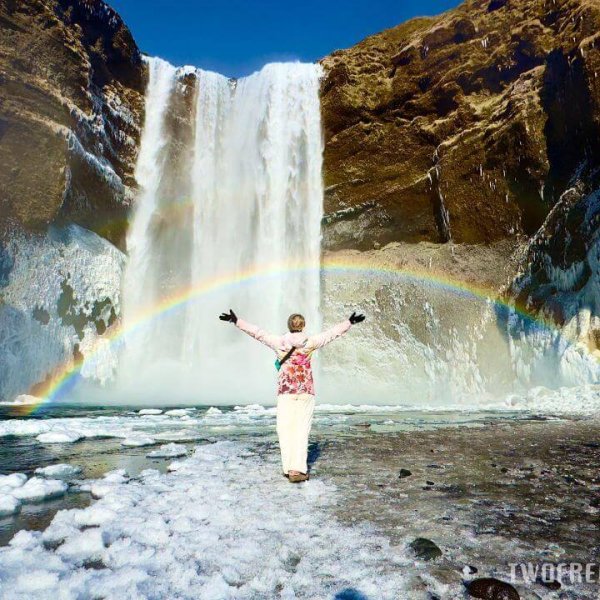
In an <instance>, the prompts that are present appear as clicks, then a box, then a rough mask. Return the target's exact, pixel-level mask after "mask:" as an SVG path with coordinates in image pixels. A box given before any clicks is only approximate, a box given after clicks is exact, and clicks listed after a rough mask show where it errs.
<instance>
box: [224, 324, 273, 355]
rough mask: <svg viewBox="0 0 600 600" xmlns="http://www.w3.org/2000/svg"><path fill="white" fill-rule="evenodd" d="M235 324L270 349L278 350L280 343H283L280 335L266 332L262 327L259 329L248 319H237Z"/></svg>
mask: <svg viewBox="0 0 600 600" xmlns="http://www.w3.org/2000/svg"><path fill="white" fill-rule="evenodd" d="M235 326H236V327H237V328H238V329H240V330H241V331H243V332H244V333H247V334H248V335H249V336H250V337H253V338H254V339H255V340H258V341H259V342H260V343H261V344H264V345H265V346H268V347H269V348H271V350H275V352H277V351H278V350H280V348H281V345H282V343H283V340H282V337H281V336H280V335H273V334H272V333H268V332H266V331H264V330H263V329H260V328H259V327H257V326H256V325H252V323H248V321H244V319H238V320H237V323H236V324H235Z"/></svg>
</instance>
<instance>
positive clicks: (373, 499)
mask: <svg viewBox="0 0 600 600" xmlns="http://www.w3.org/2000/svg"><path fill="white" fill-rule="evenodd" d="M356 429H357V431H356V433H355V434H351V433H349V434H346V435H344V436H337V437H336V439H335V440H332V439H328V437H327V436H326V435H316V437H315V441H314V443H313V444H312V446H311V459H312V462H313V465H312V475H313V477H320V478H324V479H326V480H329V481H331V482H333V483H335V485H336V486H337V487H338V488H339V490H340V492H341V494H340V496H341V497H342V498H343V502H340V503H338V506H337V509H336V511H335V515H336V517H337V518H339V519H341V520H342V521H345V522H348V523H356V522H358V521H369V522H371V523H372V524H373V526H374V527H375V528H376V529H378V530H379V531H380V532H382V533H384V534H385V535H386V536H387V537H388V538H389V539H390V540H391V542H392V543H393V544H397V545H401V546H402V545H403V546H405V547H406V549H407V550H408V551H409V552H413V554H415V565H416V568H417V572H419V571H418V570H419V565H420V568H421V574H420V578H421V580H422V582H423V589H424V590H425V589H426V587H427V578H428V577H429V576H434V577H435V578H436V579H437V580H438V581H442V582H447V583H448V584H449V586H450V587H452V588H455V584H456V583H457V582H460V581H463V582H469V581H471V580H473V579H476V578H484V577H495V578H497V579H499V580H502V581H505V582H511V563H512V564H515V563H518V564H521V563H528V562H531V563H534V565H540V567H541V565H542V564H543V563H553V564H558V563H573V562H577V563H594V564H595V565H597V563H598V562H600V561H599V556H600V533H599V531H598V526H599V525H600V510H599V507H600V471H599V470H598V465H599V464H600V439H599V438H600V435H599V434H600V420H598V419H568V420H559V419H545V418H544V419H539V420H538V419H533V420H516V421H504V422H502V421H490V422H489V423H485V424H483V425H482V426H477V427H445V428H438V429H435V430H429V431H411V432H400V433H386V434H381V433H377V432H373V433H370V431H369V430H370V427H369V426H368V425H367V424H365V426H364V427H362V428H361V427H360V426H357V427H356ZM419 538H424V539H425V540H429V541H431V542H433V543H434V544H435V545H434V546H432V545H429V544H428V543H427V542H423V541H422V540H421V541H418V542H417V543H416V544H414V541H415V540H416V539H419ZM411 544H412V546H411ZM436 548H439V550H440V551H441V556H439V557H436V556H435V555H436V554H438V551H437V549H436ZM419 556H420V557H421V558H419ZM426 559H431V560H426ZM514 570H515V573H516V575H517V577H516V580H514V581H513V582H512V583H513V586H514V588H515V589H516V590H517V591H518V593H519V594H520V597H521V598H577V599H580V598H582V599H583V598H598V597H600V596H599V590H600V585H599V584H598V578H597V577H598V575H597V574H596V575H595V578H594V581H593V582H587V583H585V582H582V583H579V582H578V581H577V580H576V581H575V582H573V584H572V582H571V581H570V579H569V577H568V576H567V577H566V578H563V583H562V585H561V586H560V587H559V586H558V585H557V582H556V581H554V582H551V581H542V579H543V578H541V577H538V579H539V581H538V582H526V581H524V580H523V578H522V576H521V573H522V571H521V568H520V567H514ZM550 575H552V573H551V572H550ZM546 579H552V577H551V576H550V577H546ZM576 579H577V578H576ZM483 593H484V594H485V591H484V592H483ZM481 597H489V598H493V597H498V598H500V597H502V596H500V595H498V596H493V595H489V596H485V595H484V596H481ZM506 597H507V598H509V597H511V596H510V595H508V596H506Z"/></svg>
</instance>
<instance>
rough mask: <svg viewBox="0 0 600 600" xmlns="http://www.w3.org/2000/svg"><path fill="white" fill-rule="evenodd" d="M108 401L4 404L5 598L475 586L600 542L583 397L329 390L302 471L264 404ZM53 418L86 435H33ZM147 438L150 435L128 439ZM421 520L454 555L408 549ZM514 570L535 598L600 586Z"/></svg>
mask: <svg viewBox="0 0 600 600" xmlns="http://www.w3.org/2000/svg"><path fill="white" fill-rule="evenodd" d="M153 412H155V411H153ZM105 413H106V411H104V412H102V411H101V412H100V414H101V415H102V416H93V414H92V413H88V416H84V413H82V412H81V411H72V412H69V411H65V415H67V414H77V415H78V416H75V417H67V416H63V417H60V418H56V419H55V418H47V419H20V420H11V421H9V420H5V421H0V431H4V437H3V438H2V440H0V459H1V461H0V462H1V464H2V465H3V466H4V465H7V464H11V469H10V470H11V471H20V472H21V473H22V474H21V475H18V474H13V475H10V476H9V478H2V479H0V488H1V491H2V494H3V496H2V498H3V502H5V503H10V500H8V499H9V498H13V497H14V498H17V497H18V496H19V495H21V496H22V497H21V498H17V500H18V501H19V503H20V506H19V508H18V509H17V510H20V512H17V514H16V515H14V516H6V517H4V518H3V519H0V528H2V527H3V526H4V527H5V531H7V529H6V528H7V527H8V528H9V529H10V531H11V533H10V536H8V537H5V540H6V541H9V540H10V542H9V543H8V545H6V546H4V547H3V548H0V598H3V599H9V598H10V599H11V600H12V599H13V598H15V599H18V598H28V599H29V598H32V599H35V598H44V599H46V598H50V597H57V598H67V599H69V598H96V597H98V598H100V597H101V598H107V599H112V598H115V599H116V598H202V599H204V598H219V599H220V598H236V599H237V598H240V599H241V598H256V599H258V598H261V599H263V598H310V599H316V598H337V599H339V600H341V599H348V598H351V599H353V600H356V599H360V600H364V599H365V598H368V599H371V600H375V599H380V598H410V599H411V600H412V599H413V598H415V599H417V600H418V599H423V600H425V599H427V600H432V599H433V598H440V599H443V600H445V599H453V598H465V597H466V596H465V591H464V590H465V588H464V585H463V580H464V579H465V578H466V579H469V578H472V577H479V576H488V575H493V576H496V577H498V578H500V579H504V580H507V579H508V575H509V573H510V570H509V568H508V564H509V563H510V562H523V561H526V560H533V561H549V562H555V563H557V562H561V561H564V560H579V561H584V562H585V561H593V560H594V559H595V558H594V557H595V556H597V552H598V539H597V519H598V498H599V496H600V481H599V480H598V476H597V472H596V469H595V465H597V464H598V458H599V454H598V453H599V452H600V450H599V446H598V443H597V441H596V440H597V433H598V425H599V422H598V420H597V417H592V416H590V415H589V414H588V415H585V416H571V417H565V416H560V417H558V416H553V417H549V416H545V417H542V416H535V415H532V414H529V413H510V412H506V411H505V412H503V413H495V414H494V413H488V414H485V413H476V414H468V413H464V414H458V413H434V412H424V413H416V412H408V411H404V412H402V411H398V410H397V409H396V410H395V411H394V410H393V409H392V408H387V409H380V410H377V409H373V407H370V408H369V409H368V408H366V407H362V408H359V409H357V408H352V407H341V411H340V408H339V407H338V409H337V410H336V409H334V408H333V407H322V408H321V410H320V411H319V413H318V414H317V417H316V421H315V427H314V432H313V436H312V438H311V448H310V462H311V473H312V478H311V481H309V482H308V483H305V484H301V485H296V486H294V485H291V484H289V483H288V482H287V481H286V480H285V479H284V478H283V477H282V476H281V475H280V473H279V462H278V460H279V459H278V452H277V446H276V443H275V434H274V413H273V410H272V409H270V408H263V407H258V406H254V407H244V408H238V410H232V409H220V410H215V409H213V410H210V411H206V410H205V409H197V410H193V409H188V410H178V411H177V412H175V413H172V412H171V414H167V413H161V414H143V413H142V414H140V412H133V411H130V410H124V409H121V410H119V411H117V410H115V411H113V412H112V413H110V414H105ZM144 413H147V411H144ZM8 423H10V425H8ZM15 423H20V424H21V425H20V426H19V425H17V424H15ZM2 428H3V429H2ZM7 429H11V433H12V434H13V435H10V434H8V433H7ZM25 430H27V433H25ZM57 431H68V432H73V431H74V432H77V433H78V434H79V435H80V439H79V441H77V442H69V443H50V442H41V441H40V440H39V438H38V437H37V436H39V435H40V434H41V433H50V432H55V433H56V432H57ZM93 431H102V432H103V433H104V435H105V436H109V435H110V436H111V437H104V438H98V437H88V433H89V434H90V435H91V433H92V432H93ZM15 433H17V435H16V436H14V434H15ZM143 437H149V438H152V439H153V440H154V442H153V443H152V445H149V446H143V445H128V446H123V445H122V442H123V441H126V440H132V439H137V440H141V439H142V438H143ZM174 439H178V440H179V441H177V443H173V442H168V441H167V440H174ZM182 440H183V441H182ZM184 451H186V452H187V453H188V456H187V457H185V456H184V457H180V458H173V457H174V456H175V455H176V454H182V453H183V452H184ZM49 465H52V467H53V468H48V466H49ZM401 468H404V469H408V470H410V471H411V475H409V476H407V477H404V478H401V479H399V477H398V474H399V472H400V469H401ZM4 472H8V470H6V469H5V471H4ZM67 485H68V490H65V487H66V486H67ZM27 486H29V488H30V490H29V491H28V492H27V493H23V492H19V491H18V490H23V489H26V488H27ZM15 492H16V493H15ZM34 492H35V493H34ZM45 493H47V495H48V497H50V496H52V495H56V494H61V495H60V497H59V498H58V499H50V500H44V497H43V494H45ZM36 494H37V496H36ZM0 506H2V502H0ZM44 507H52V508H51V510H49V509H48V508H47V509H46V510H47V512H46V513H45V514H46V516H45V517H44V518H37V519H36V518H34V517H33V516H32V515H34V516H35V515H40V514H42V513H41V512H40V511H43V510H44ZM57 509H62V510H59V512H56V510H57ZM55 513H56V514H55ZM2 523H4V525H2ZM25 529H28V530H29V531H25ZM17 530H20V531H18V532H17V533H16V535H14V533H15V531H17ZM417 537H426V538H428V539H431V540H433V541H434V542H435V543H436V544H437V545H438V546H439V547H440V549H441V552H442V556H441V557H440V558H438V559H436V560H433V561H429V562H426V561H423V560H421V559H418V558H416V557H415V556H414V555H413V553H412V552H411V550H410V548H409V544H410V542H411V541H413V540H414V539H415V538H417ZM6 541H5V543H6ZM468 565H472V566H475V567H476V568H477V570H478V571H477V573H476V574H473V575H466V574H465V573H464V572H463V569H465V567H468ZM516 587H517V589H518V590H519V592H520V594H521V598H530V599H533V598H551V599H552V598H556V599H558V598H561V599H563V598H564V599H573V600H574V599H583V598H590V599H591V598H595V597H596V596H595V595H594V594H596V593H597V589H596V588H590V587H589V586H588V587H586V586H585V585H582V586H575V587H573V586H569V585H563V587H562V589H560V590H558V591H550V590H548V589H547V588H546V587H544V586H543V585H541V584H535V583H532V584H524V583H523V582H518V583H517V584H516Z"/></svg>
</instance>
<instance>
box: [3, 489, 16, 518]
mask: <svg viewBox="0 0 600 600" xmlns="http://www.w3.org/2000/svg"><path fill="white" fill-rule="evenodd" d="M20 508H21V501H20V500H19V499H18V498H15V497H14V496H13V495H11V494H6V495H1V496H0V517H6V516H8V515H14V514H15V513H16V512H19V509H20Z"/></svg>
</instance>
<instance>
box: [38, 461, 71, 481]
mask: <svg viewBox="0 0 600 600" xmlns="http://www.w3.org/2000/svg"><path fill="white" fill-rule="evenodd" d="M80 473H81V467H74V466H72V465H65V464H59V465H49V466H47V467H40V468H39V469H36V470H35V474H36V475H39V476H40V477H45V478H46V479H67V480H68V479H72V478H73V477H76V476H77V475H79V474H80Z"/></svg>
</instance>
